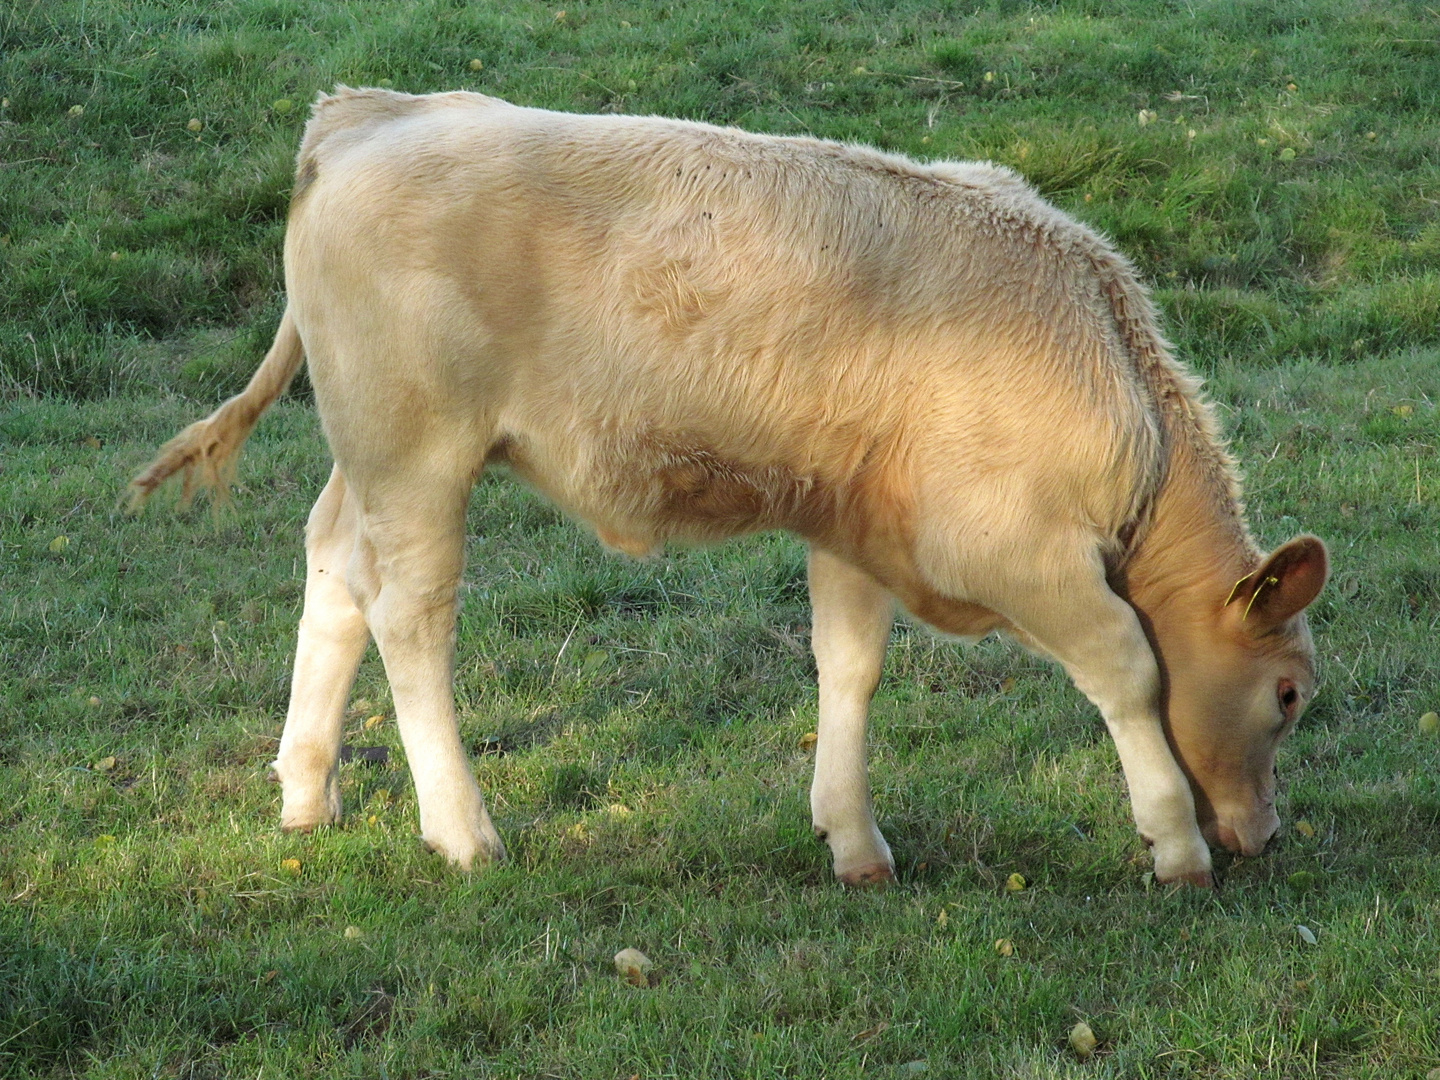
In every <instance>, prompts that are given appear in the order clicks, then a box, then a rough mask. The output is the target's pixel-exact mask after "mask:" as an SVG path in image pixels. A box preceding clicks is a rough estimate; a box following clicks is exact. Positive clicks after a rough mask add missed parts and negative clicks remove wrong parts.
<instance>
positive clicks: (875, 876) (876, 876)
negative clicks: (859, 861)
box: [835, 863, 895, 889]
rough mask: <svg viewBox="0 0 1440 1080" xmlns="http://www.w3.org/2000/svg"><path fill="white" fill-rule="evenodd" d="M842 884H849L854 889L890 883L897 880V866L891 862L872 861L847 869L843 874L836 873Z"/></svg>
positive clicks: (876, 886)
mask: <svg viewBox="0 0 1440 1080" xmlns="http://www.w3.org/2000/svg"><path fill="white" fill-rule="evenodd" d="M835 876H836V877H837V878H839V879H840V884H841V885H847V886H849V887H850V888H852V889H871V888H878V887H881V886H885V885H888V884H890V882H892V881H894V880H895V868H894V867H893V866H891V865H890V864H889V863H871V864H870V865H869V866H857V867H856V868H855V869H853V870H846V871H845V872H844V873H843V874H842V873H836V875H835Z"/></svg>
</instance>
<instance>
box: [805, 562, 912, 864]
mask: <svg viewBox="0 0 1440 1080" xmlns="http://www.w3.org/2000/svg"><path fill="white" fill-rule="evenodd" d="M810 605H811V609H812V615H813V619H814V627H813V631H812V634H811V639H810V643H811V648H813V649H814V651H815V666H816V668H817V669H818V671H819V677H820V723H819V730H818V733H817V734H818V741H817V742H816V744H815V779H814V782H813V784H812V785H811V788H810V812H811V819H812V821H813V822H814V825H815V835H816V836H818V837H820V838H821V839H822V840H824V841H826V842H827V843H828V844H829V845H830V852H831V854H832V855H833V856H834V860H835V876H836V877H837V878H839V879H840V880H841V881H842V882H844V883H845V884H846V885H864V884H874V883H880V882H885V881H889V880H890V879H891V878H893V877H894V876H895V862H894V860H893V859H892V858H891V856H890V845H889V844H887V843H886V842H885V837H884V836H882V835H881V834H880V829H879V827H878V826H877V825H876V824H875V813H874V810H873V809H872V808H871V803H870V779H869V775H868V771H867V768H866V747H865V726H866V720H867V718H868V715H869V711H870V699H871V698H872V697H873V696H874V694H875V688H876V687H877V686H878V685H879V684H880V670H881V667H882V666H883V665H884V662H885V648H886V646H887V645H888V644H889V641H890V627H891V624H892V623H893V621H894V618H895V606H894V601H893V599H892V598H891V596H890V593H889V592H888V591H886V589H885V588H884V587H883V586H882V585H880V583H879V582H877V581H876V580H875V579H874V578H872V577H870V576H869V575H868V574H866V573H864V572H863V571H860V570H857V569H855V568H854V567H853V566H850V565H849V564H848V563H845V562H843V561H841V560H840V559H837V558H836V557H835V556H833V555H830V554H828V553H827V552H824V551H820V550H819V549H817V548H813V547H812V548H811V549H810Z"/></svg>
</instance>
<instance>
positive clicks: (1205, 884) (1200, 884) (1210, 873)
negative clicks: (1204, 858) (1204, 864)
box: [1155, 870, 1220, 889]
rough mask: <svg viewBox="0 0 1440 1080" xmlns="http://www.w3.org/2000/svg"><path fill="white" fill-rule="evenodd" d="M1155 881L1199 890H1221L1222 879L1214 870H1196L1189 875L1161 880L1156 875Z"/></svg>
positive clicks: (1179, 875) (1178, 875)
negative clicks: (1188, 886) (1191, 886)
mask: <svg viewBox="0 0 1440 1080" xmlns="http://www.w3.org/2000/svg"><path fill="white" fill-rule="evenodd" d="M1155 880H1156V881H1158V882H1159V883H1160V884H1161V885H1193V886H1195V888H1197V889H1219V888H1220V879H1219V878H1217V877H1216V876H1215V871H1214V870H1196V871H1194V872H1192V873H1189V874H1177V875H1176V876H1175V877H1168V878H1161V877H1160V875H1159V874H1156V875H1155Z"/></svg>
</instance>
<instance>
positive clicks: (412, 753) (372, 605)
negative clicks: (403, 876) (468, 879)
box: [349, 455, 505, 869]
mask: <svg viewBox="0 0 1440 1080" xmlns="http://www.w3.org/2000/svg"><path fill="white" fill-rule="evenodd" d="M437 456H438V455H437ZM417 458H419V460H421V461H423V460H425V458H424V456H423V455H417ZM430 460H434V459H433V458H432V459H430ZM393 465H394V467H393V468H387V469H386V470H385V471H384V472H383V473H381V474H379V475H377V476H374V477H373V478H372V479H369V480H368V481H367V482H365V483H363V484H362V483H361V482H360V481H359V480H358V479H356V478H355V476H354V474H353V472H352V473H351V478H352V481H353V482H355V483H356V487H357V490H359V493H360V505H361V507H362V510H361V513H360V537H359V542H358V543H357V544H356V547H355V552H354V555H353V557H352V559H351V565H350V573H349V584H350V588H351V592H352V594H353V595H354V596H355V599H356V602H357V603H358V604H359V606H360V607H361V609H362V610H363V611H364V612H365V618H366V621H367V622H368V623H369V625H370V632H371V633H372V634H374V635H375V644H376V645H377V646H378V647H379V649H380V656H381V658H382V659H383V660H384V661H385V674H386V676H387V678H388V679H389V680H390V690H391V693H392V694H393V696H394V699H395V718H396V721H397V723H398V725H399V728H400V738H401V741H402V742H403V743H404V744H405V754H406V756H407V757H408V758H409V760H410V772H411V776H412V777H413V778H414V782H415V798H416V801H417V802H418V803H419V806H420V833H421V836H422V837H423V838H424V840H425V842H426V843H427V844H429V845H430V847H431V849H432V850H434V851H436V852H438V853H440V854H441V855H444V856H445V857H446V858H447V859H449V860H450V861H451V862H453V863H456V864H458V865H460V866H462V867H464V868H466V869H469V868H470V867H471V866H472V865H474V864H475V863H476V862H481V863H485V862H492V861H495V860H498V859H503V858H504V857H505V846H504V844H502V843H501V841H500V836H499V834H498V833H497V832H496V831H495V827H494V825H492V824H491V822H490V816H489V814H487V813H486V811H485V801H484V799H483V798H482V797H481V795H480V788H479V786H478V785H477V784H476V783H475V777H474V775H473V774H472V773H471V771H470V763H469V761H468V760H467V759H466V756H465V749H464V747H463V746H462V745H461V742H460V729H459V725H458V723H457V721H456V716H455V694H454V680H455V591H456V588H457V587H458V585H459V583H460V574H461V570H462V567H463V563H464V554H465V505H466V503H467V501H468V498H469V493H470V486H471V484H472V482H473V481H472V477H471V474H470V473H469V471H468V470H467V471H465V472H464V473H463V474H462V475H458V476H451V475H436V474H435V473H434V472H433V471H431V470H428V469H426V468H423V467H422V468H414V467H413V466H414V465H415V462H414V461H413V460H411V461H405V462H395V463H393Z"/></svg>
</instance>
